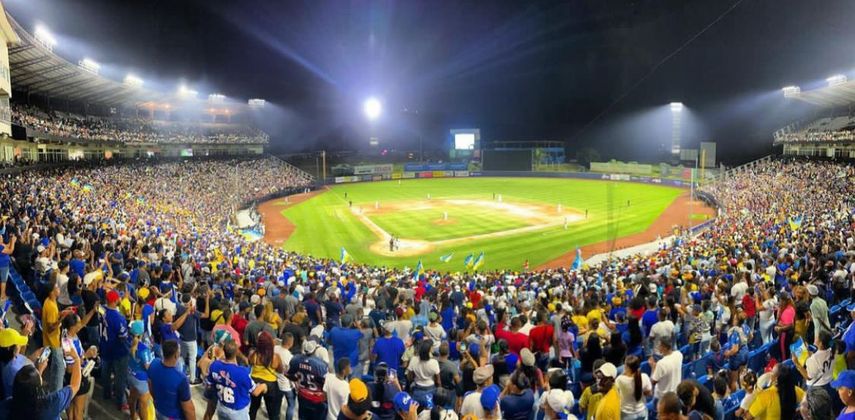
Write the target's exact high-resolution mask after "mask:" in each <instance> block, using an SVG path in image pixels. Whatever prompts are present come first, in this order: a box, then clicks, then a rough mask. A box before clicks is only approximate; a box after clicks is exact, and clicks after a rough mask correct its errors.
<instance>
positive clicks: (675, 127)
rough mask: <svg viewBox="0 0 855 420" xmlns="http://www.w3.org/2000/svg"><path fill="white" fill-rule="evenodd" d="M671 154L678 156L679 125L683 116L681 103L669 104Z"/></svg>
mask: <svg viewBox="0 0 855 420" xmlns="http://www.w3.org/2000/svg"><path fill="white" fill-rule="evenodd" d="M670 108H671V154H672V155H679V154H680V125H681V122H682V119H683V118H682V116H683V103H682V102H671V104H670Z"/></svg>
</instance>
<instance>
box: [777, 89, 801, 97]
mask: <svg viewBox="0 0 855 420" xmlns="http://www.w3.org/2000/svg"><path fill="white" fill-rule="evenodd" d="M781 91H782V92H784V97H785V98H793V97H796V96H799V93H801V92H802V88H800V87H798V86H784V87H783V88H781Z"/></svg>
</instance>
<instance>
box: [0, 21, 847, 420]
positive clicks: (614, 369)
mask: <svg viewBox="0 0 855 420" xmlns="http://www.w3.org/2000/svg"><path fill="white" fill-rule="evenodd" d="M10 19H11V18H10ZM8 25H9V23H4V22H0V32H2V30H3V29H4V27H5V26H8ZM10 27H14V28H15V30H14V31H15V32H17V33H18V36H19V37H20V38H21V39H22V40H23V41H21V42H23V43H24V44H25V45H29V47H28V48H26V49H24V50H17V52H15V51H12V52H10V54H22V53H23V51H25V50H26V51H31V53H32V49H41V50H43V51H40V52H39V54H46V57H48V58H46V59H45V60H46V62H55V63H54V65H57V66H65V65H66V64H67V63H66V64H62V63H61V62H60V61H59V60H62V59H61V58H59V57H58V56H55V55H54V54H53V53H52V52H51V51H47V50H44V46H36V45H34V44H33V42H34V40H35V38H34V36H33V35H30V34H29V33H27V32H26V31H24V29H23V28H22V27H21V26H20V25H18V24H17V23H15V22H13V23H12V25H11V26H10ZM10 45H15V44H14V43H12V42H10ZM12 48H22V47H20V46H19V47H12ZM28 59H32V58H28ZM17 60H21V58H20V57H19V58H17ZM18 62H19V63H20V61H18ZM11 63H12V64H11V65H12V66H13V74H16V75H17V76H15V77H19V78H21V77H23V80H28V79H29V77H36V78H38V77H41V76H21V74H22V73H21V72H23V71H24V70H14V65H15V60H12V62H11ZM72 67H73V65H72ZM42 70H44V69H42ZM75 71H76V70H75ZM15 72H18V73H15ZM15 77H13V78H12V80H11V82H10V83H7V85H9V86H0V91H3V92H5V94H6V96H9V95H10V94H11V91H12V88H13V87H14V88H19V87H20V88H22V89H23V88H25V87H26V86H24V85H25V84H26V82H20V84H19V85H18V86H14V84H15V83H16V80H15ZM45 77H46V76H45ZM74 77H80V78H82V81H75V82H73V83H75V84H79V86H78V87H67V89H72V90H76V89H88V91H86V92H79V94H80V95H83V96H86V95H92V97H93V98H95V100H97V99H102V100H103V101H102V104H104V105H105V106H106V108H110V107H111V106H113V105H115V106H116V107H119V108H122V107H124V108H122V109H121V110H119V111H117V112H116V113H111V112H101V113H98V112H92V113H87V112H85V111H80V110H79V109H69V108H68V107H66V108H64V109H58V107H57V108H52V107H49V106H47V105H46V104H47V102H49V101H43V102H45V103H44V104H43V103H41V102H42V101H32V102H33V103H30V101H26V100H20V101H18V102H16V101H14V100H13V101H12V103H11V105H9V118H8V120H9V121H8V122H9V123H10V124H9V125H10V127H9V128H10V130H9V131H10V133H5V134H4V136H3V138H2V141H3V142H4V143H3V146H4V147H5V146H8V147H7V148H8V149H9V151H6V150H5V149H3V151H2V155H0V157H2V158H3V159H2V161H3V167H2V168H0V171H2V178H0V311H1V312H0V419H5V418H32V417H33V416H35V418H39V419H59V418H65V419H68V420H85V419H89V418H92V419H99V418H128V417H130V418H131V419H137V418H139V419H142V420H149V419H155V418H157V419H197V418H202V419H205V420H209V419H212V418H219V419H241V420H243V419H253V420H255V419H256V418H259V417H261V418H263V417H265V416H266V418H269V419H279V418H282V417H284V418H285V419H286V420H291V419H294V418H299V419H331V420H332V419H353V420H356V419H369V418H374V419H389V420H391V419H406V420H416V419H418V420H428V419H430V420H435V419H442V420H456V419H474V420H480V419H485V420H486V419H490V420H493V419H513V420H533V419H549V420H553V419H585V420H590V419H595V420H619V419H624V420H626V419H631V420H641V419H656V418H660V419H667V420H672V419H681V420H682V419H715V420H724V419H736V418H743V419H749V420H750V419H769V420H774V419H798V418H800V419H813V420H825V419H833V418H839V419H852V418H855V394H853V393H855V328H853V325H855V323H852V320H853V319H855V230H853V227H855V166H853V164H852V163H851V162H849V161H847V160H845V159H834V158H835V157H837V158H840V157H855V155H852V156H850V155H846V156H842V155H841V153H837V152H835V147H838V148H841V149H840V150H847V153H848V149H846V147H848V146H839V145H837V146H835V144H836V143H845V142H849V141H852V140H853V139H855V134H853V133H855V130H853V126H854V125H855V122H853V119H852V118H851V116H849V115H847V116H836V117H822V118H820V119H819V120H816V121H815V122H813V123H810V124H807V125H805V126H804V127H803V128H802V126H801V125H798V126H797V125H792V126H790V128H788V129H787V130H783V131H779V132H777V133H775V134H774V142H775V143H776V144H779V143H827V144H824V145H823V153H814V152H813V150H815V149H811V150H812V151H811V153H803V152H804V149H799V148H798V147H797V146H796V147H795V148H792V146H785V149H784V151H783V153H776V154H774V155H770V156H766V157H764V158H762V159H759V160H756V161H753V162H751V163H749V164H745V165H742V166H735V167H734V168H730V169H727V170H722V172H721V173H717V174H716V175H715V176H710V177H709V178H706V177H701V178H699V179H700V180H698V178H694V175H692V177H691V178H689V180H688V181H687V183H686V184H685V185H684V184H679V185H684V186H685V187H686V188H692V195H693V198H694V197H695V195H696V194H697V196H698V197H702V198H703V199H704V200H705V201H707V202H708V203H710V204H711V205H713V206H714V207H715V210H716V212H715V213H716V217H714V218H712V219H710V220H704V221H703V223H700V222H698V223H697V224H692V225H690V226H675V227H674V234H673V235H672V236H669V237H668V238H667V239H664V240H660V241H657V242H653V243H652V244H643V245H645V246H647V248H648V249H647V250H645V251H643V252H623V253H621V254H613V253H612V252H611V251H614V250H610V252H609V254H608V255H607V256H604V257H603V258H600V259H599V260H598V262H591V263H584V262H582V261H581V257H580V258H579V259H578V261H579V263H578V264H577V263H576V262H575V261H567V264H566V266H564V267H561V268H541V269H538V268H530V267H529V266H528V261H526V263H525V264H526V265H525V267H524V268H523V269H522V270H520V269H518V268H516V269H515V268H513V267H514V264H515V263H511V262H508V265H507V266H508V268H507V269H503V270H478V269H477V267H476V268H475V269H471V268H472V266H471V265H470V267H469V268H470V269H469V270H459V271H458V270H451V269H448V268H447V266H441V265H439V264H436V265H434V264H431V263H426V264H425V265H424V266H422V263H421V260H419V264H418V267H405V268H399V267H392V266H386V265H378V264H372V263H370V262H367V261H366V262H362V261H353V260H352V258H349V257H348V255H347V253H346V251H345V249H344V247H342V248H341V250H342V252H341V257H340V258H327V257H320V256H316V255H310V254H307V253H300V252H295V251H293V250H290V249H288V247H287V245H286V246H281V244H274V243H270V242H268V241H265V240H263V239H261V238H260V237H259V235H255V234H254V232H256V231H261V235H260V236H264V232H263V231H264V222H265V220H264V218H263V217H262V216H261V215H259V213H258V211H257V206H258V204H259V203H262V202H266V201H269V200H271V199H273V198H280V197H285V198H286V199H293V200H295V201H296V200H302V199H306V198H307V197H308V196H310V195H311V194H314V193H316V192H321V191H324V190H326V189H327V188H328V186H327V184H331V183H335V182H338V181H335V178H334V177H333V178H328V177H327V169H326V166H325V165H326V162H325V161H324V163H323V165H324V166H323V169H321V170H320V176H313V175H312V174H310V173H308V172H307V171H305V170H303V169H300V168H298V167H297V166H294V165H292V164H291V163H288V162H287V161H286V160H283V159H280V158H278V157H274V156H273V155H272V154H269V153H266V152H265V149H264V147H266V146H267V145H268V144H269V143H270V136H269V135H268V134H266V133H265V132H263V131H262V130H260V129H258V128H256V127H253V126H252V125H251V124H244V122H243V121H238V120H237V119H236V122H235V123H232V122H231V121H230V118H231V115H229V116H228V117H226V118H220V119H218V116H213V117H212V118H211V120H210V121H202V120H201V119H200V117H199V115H200V114H204V111H202V112H201V113H200V112H196V113H195V114H194V115H193V117H191V118H179V117H175V118H171V117H163V115H161V116H160V117H158V116H157V115H155V112H154V111H153V110H150V112H148V113H147V112H145V109H146V106H149V105H150V102H151V100H152V98H158V100H160V102H159V103H165V102H166V101H167V100H169V99H172V98H171V97H168V95H163V96H157V95H156V94H154V93H145V95H144V96H145V97H138V96H135V94H134V93H133V92H132V91H130V90H129V91H126V90H124V89H125V88H121V87H116V89H117V91H116V92H117V93H114V94H113V95H119V97H121V98H122V99H121V104H119V103H111V101H113V100H114V99H111V96H110V95H106V96H101V91H99V90H98V89H95V88H93V87H92V86H87V85H86V84H87V83H100V84H104V85H110V83H111V82H110V81H109V80H107V81H103V80H102V81H100V82H92V81H90V79H92V78H93V77H96V76H93V75H91V74H85V75H81V76H74ZM19 80H21V79H19ZM33 80H40V79H33ZM93 80H94V79H93ZM60 83H61V82H60ZM0 85H2V83H0ZM10 86H11V87H10ZM96 86H97V84H96ZM55 89H62V88H61V87H57V88H55ZM39 94H45V95H49V92H39ZM72 94H78V92H75V93H72ZM805 94H806V95H807V94H808V93H805ZM147 95H154V96H151V97H149V96H147ZM26 96H29V95H26ZM852 102H853V103H855V98H853V101H852ZM146 104H149V105H146ZM681 108H682V105H681ZM130 110H133V112H131V111H130ZM120 111H127V112H120ZM244 111H245V112H251V111H249V110H244ZM223 115H224V114H223ZM223 115H219V117H223ZM209 117H210V115H209ZM473 138H474V137H473ZM473 141H474V140H473ZM81 145H82V146H81ZM250 145H254V146H258V147H260V148H254V147H250ZM48 146H49V147H50V152H48ZM202 146H204V147H202ZM207 146H216V147H211V148H208V147H207ZM81 147H83V148H85V152H83V149H81ZM825 147H828V150H829V151H826V149H825ZM187 150H190V151H192V152H186V151H187ZM800 150H801V152H800ZM30 151H32V153H30ZM695 152H696V154H697V150H696V151H695ZM853 153H855V152H853ZM57 156H60V158H56V157H57ZM320 156H323V159H326V157H327V155H326V152H324V153H323V154H321V155H320ZM562 156H563V151H562ZM312 157H313V158H314V159H308V160H315V161H317V155H315V154H312ZM698 159H699V158H698V156H695V158H694V160H695V161H696V163H695V164H696V165H697V160H698ZM528 163H529V164H531V162H530V161H529V162H528ZM633 163H635V162H633ZM388 166H389V167H391V166H392V164H389V165H388ZM663 166H665V165H663ZM713 166H715V165H713ZM633 167H636V166H633ZM468 168H469V167H468V166H466V165H465V164H464V165H463V169H468ZM428 169H430V168H428ZM390 171H391V169H390ZM690 171H691V169H690ZM443 172H444V171H432V170H424V171H421V172H420V173H429V174H430V177H434V176H436V177H442V176H445V175H444V174H443V175H442V176H440V175H435V174H438V173H439V174H441V173H443ZM449 172H451V173H452V174H454V175H453V176H457V175H456V172H466V176H467V177H468V176H469V175H470V173H469V171H463V170H449ZM472 172H473V173H474V172H475V171H472ZM529 172H532V173H534V175H532V176H538V177H545V176H547V175H546V174H544V173H541V172H534V171H529ZM648 172H649V171H648ZM363 175H365V174H363ZM373 175H374V174H370V175H368V178H365V179H363V178H360V179H358V180H354V182H356V181H358V182H373V181H383V180H385V181H389V182H387V184H395V183H394V182H392V181H390V179H391V178H390V179H385V178H383V177H382V176H380V175H379V174H377V175H376V176H373ZM384 175H388V174H384ZM589 175H590V174H589ZM353 176H354V177H355V175H353ZM414 177H415V175H414ZM348 178H350V176H348ZM663 178H664V177H663ZM655 179H656V180H657V181H653V180H650V179H648V180H641V179H639V178H637V177H636V178H635V179H633V178H630V176H629V175H628V174H620V175H617V174H615V175H605V174H603V175H602V178H600V175H596V174H595V178H592V180H590V182H602V183H603V184H602V185H606V183H607V182H609V183H610V182H649V183H662V182H663V181H662V179H660V178H658V177H657V178H655ZM397 181H398V182H397V184H396V185H398V186H400V185H401V179H400V178H399V179H398V180H397ZM348 182H350V181H348ZM411 182H420V181H418V180H411ZM449 182H454V181H453V180H449ZM632 185H638V184H632ZM603 188H608V187H603ZM695 189H697V191H696V190H695ZM484 194H488V193H484ZM493 195H494V199H495V193H494V194H493ZM426 199H427V200H430V199H431V197H430V196H428V197H427V198H426ZM501 200H502V197H501V195H499V197H498V201H497V202H498V203H499V204H501V203H502V201H501ZM622 204H623V203H621V208H623V207H624V206H623V205H622ZM352 205H353V202H352V201H351V202H349V206H350V207H352ZM497 205H498V204H497ZM375 206H376V207H375V209H379V208H380V203H379V202H378V203H377V204H376V205H375ZM625 207H626V208H629V207H630V203H629V202H627V203H626V206H625ZM559 208H560V205H559ZM316 211H318V212H320V211H323V210H322V209H316ZM609 211H610V212H611V211H613V210H612V209H611V207H609ZM359 212H360V213H361V212H362V210H359ZM241 215H245V216H241ZM241 217H245V218H246V219H247V220H248V221H246V222H243V221H241V220H239V219H240V218H241ZM446 217H447V215H446ZM587 217H588V211H587V210H585V212H584V219H587ZM580 219H582V216H581V215H580ZM689 222H690V223H691V219H690V220H689ZM244 227H248V229H244ZM301 228H304V229H310V230H311V229H315V228H317V227H313V226H303V227H301ZM563 228H564V230H567V222H566V221H565V222H564V227H563ZM318 230H320V229H318ZM393 239H394V238H393ZM315 240H316V241H324V240H325V238H324V237H321V236H318V237H317V238H316V239H315ZM392 243H394V241H392ZM390 247H392V245H390ZM449 258H451V257H450V256H449ZM571 262H572V264H571Z"/></svg>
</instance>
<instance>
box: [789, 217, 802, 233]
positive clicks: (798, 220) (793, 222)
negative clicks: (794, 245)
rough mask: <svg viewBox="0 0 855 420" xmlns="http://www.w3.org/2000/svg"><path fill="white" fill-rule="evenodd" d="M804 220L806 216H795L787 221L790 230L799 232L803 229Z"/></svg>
mask: <svg viewBox="0 0 855 420" xmlns="http://www.w3.org/2000/svg"><path fill="white" fill-rule="evenodd" d="M802 220H804V216H793V217H790V218H789V219H787V221H788V222H789V223H790V229H792V230H793V231H797V230H799V228H800V227H802Z"/></svg>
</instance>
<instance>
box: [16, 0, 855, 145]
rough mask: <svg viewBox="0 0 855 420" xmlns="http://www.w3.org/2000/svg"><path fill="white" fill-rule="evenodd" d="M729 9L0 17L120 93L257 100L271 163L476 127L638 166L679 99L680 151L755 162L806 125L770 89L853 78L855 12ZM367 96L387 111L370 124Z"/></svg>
mask: <svg viewBox="0 0 855 420" xmlns="http://www.w3.org/2000/svg"><path fill="white" fill-rule="evenodd" d="M736 3H739V2H738V1H733V0H727V1H725V0H721V1H718V0H717V1H712V0H707V1H700V0H679V1H678V0H675V1H669V0H651V1H630V0H613V1H612V0H597V1H561V2H557V1H555V2H538V1H454V2H451V1H438V0H432V1H414V0H406V1H317V0H315V1H261V0H239V1H238V0H229V1H226V0H205V1H203V0H185V1H180V0H160V1H157V0H147V1H137V0H63V1H60V0H5V1H4V4H5V5H6V7H7V10H8V11H9V12H10V13H11V14H12V15H13V17H15V18H16V19H18V20H19V21H20V22H21V23H22V24H23V25H24V26H25V27H26V28H28V29H30V30H31V29H32V27H33V25H34V24H35V22H36V21H40V22H43V23H44V24H45V25H47V26H48V27H49V28H50V29H51V30H52V31H53V32H54V33H55V34H56V36H57V38H58V40H59V44H58V46H57V48H56V51H57V53H59V54H60V55H63V56H64V57H66V58H68V59H69V60H70V61H73V62H76V61H77V60H78V59H79V58H81V57H82V56H84V55H85V56H89V57H91V58H94V59H95V60H97V61H99V62H101V63H103V64H104V68H103V71H102V73H103V74H105V75H106V76H109V77H111V78H114V79H116V80H121V78H122V77H124V74H126V73H127V72H128V71H133V72H135V73H136V74H139V75H140V76H142V77H143V78H144V79H145V80H146V85H147V87H150V88H153V89H160V90H163V91H172V90H174V89H175V88H176V86H177V85H178V83H179V81H185V82H186V83H187V84H188V85H190V86H192V87H193V88H195V89H197V90H199V91H200V94H202V95H207V94H208V93H213V92H222V93H224V94H226V95H227V96H229V97H234V98H238V99H241V100H246V99H247V98H250V97H261V98H265V99H267V100H268V102H269V103H271V104H275V105H276V106H275V107H271V108H273V109H271V110H269V117H268V121H266V123H265V124H264V125H265V128H266V129H267V130H268V131H270V132H271V134H272V136H273V145H274V147H275V148H277V149H281V150H304V149H305V150H308V149H318V148H320V147H361V146H363V145H364V143H367V138H368V137H369V136H372V135H375V136H378V137H380V139H381V141H382V142H383V143H384V145H387V146H388V147H392V148H406V147H411V146H412V144H414V143H413V142H414V141H415V139H416V138H417V137H419V136H422V137H423V138H424V141H425V143H426V144H428V145H431V146H436V147H440V146H441V145H442V144H443V142H445V141H446V140H447V132H448V130H449V129H451V128H466V127H479V128H481V131H482V139H485V140H563V141H567V143H568V147H569V148H570V150H571V154H572V150H573V149H576V148H580V147H585V146H594V147H595V148H597V149H599V151H600V152H601V154H602V155H603V156H606V157H616V158H620V159H637V160H646V159H653V158H655V153H656V151H657V150H658V149H659V148H660V147H661V146H662V144H664V143H667V142H669V141H670V123H671V122H670V115H669V111H667V104H668V103H669V102H671V101H672V100H679V101H682V102H683V103H684V104H685V105H686V107H687V111H689V112H687V113H686V115H685V116H686V119H685V120H684V125H685V127H684V139H685V144H684V146H688V147H691V145H692V143H693V142H694V143H696V142H698V141H702V140H703V141H707V140H711V141H716V142H718V145H719V154H720V157H722V158H724V159H725V160H727V161H729V162H731V161H732V162H735V161H739V160H745V159H748V158H750V157H754V156H760V155H763V154H765V153H768V152H769V150H770V148H771V133H772V131H773V130H774V129H776V128H779V127H781V126H783V125H785V124H787V123H788V122H791V121H793V120H795V119H797V118H806V117H809V116H811V115H812V114H811V113H813V112H817V111H818V110H816V109H814V108H811V107H808V106H804V105H801V104H798V103H793V102H791V101H786V100H784V99H783V97H782V95H781V94H780V88H781V87H782V86H784V85H788V84H798V85H801V86H803V88H805V87H809V86H813V85H817V84H818V83H821V82H822V80H824V79H825V78H826V77H827V76H829V75H832V74H835V73H843V74H847V75H849V76H850V78H852V77H853V76H855V74H852V73H853V70H855V42H852V41H853V40H855V25H853V24H852V21H853V18H855V1H852V0H839V1H838V0H829V1H804V0H745V1H743V2H741V3H739V4H738V5H737V6H736V7H735V8H733V9H732V10H731V11H729V12H727V13H726V11H728V10H729V9H730V8H731V7H732V6H733V5H734V4H736ZM725 13H726V14H725ZM723 14H724V16H723V17H721V19H720V20H718V22H717V23H715V24H713V25H712V26H710V27H709V28H708V29H707V30H706V31H705V32H703V33H701V32H702V30H704V28H705V27H707V26H708V25H710V24H711V23H713V21H715V20H716V19H717V18H719V17H720V16H722V15H723ZM699 33H700V35H698V34H699ZM693 37H696V38H695V39H694V40H692V41H691V42H688V45H686V46H685V47H684V48H682V49H680V48H681V46H683V45H684V44H686V43H687V41H689V40H690V39H692V38H693ZM678 49H679V52H677V53H676V54H674V55H673V56H672V57H671V58H670V59H668V60H667V61H665V62H664V63H663V62H662V60H663V59H664V58H665V57H667V56H669V55H670V54H673V53H674V52H675V51H677V50H678ZM657 66H658V67H657ZM654 68H655V71H653V72H652V73H651V70H652V69H654ZM642 80H643V81H642ZM639 81H642V82H641V83H639ZM369 96H378V97H380V98H381V99H382V101H383V103H384V114H383V117H382V118H381V120H380V121H378V122H376V123H373V124H369V123H367V122H366V121H365V118H364V117H363V115H362V113H361V103H362V101H363V100H364V99H365V98H367V97H369ZM618 99H620V100H619V102H617V103H616V104H615V101H616V100H618ZM405 109H406V111H405ZM592 121H594V122H593V123H592Z"/></svg>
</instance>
